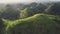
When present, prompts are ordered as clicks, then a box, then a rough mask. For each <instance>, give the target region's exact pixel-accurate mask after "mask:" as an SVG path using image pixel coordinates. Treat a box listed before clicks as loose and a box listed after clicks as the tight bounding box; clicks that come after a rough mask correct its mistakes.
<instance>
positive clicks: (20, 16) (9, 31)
mask: <svg viewBox="0 0 60 34" xmlns="http://www.w3.org/2000/svg"><path fill="white" fill-rule="evenodd" d="M58 4H59V3H56V5H55V3H53V4H50V5H48V4H46V5H47V6H46V5H44V4H40V3H31V4H29V5H25V6H24V7H23V8H22V9H20V8H13V7H11V6H10V5H6V6H5V7H4V8H3V9H2V10H1V11H0V34H60V12H59V11H60V10H59V7H60V5H58ZM57 8H58V9H57Z"/></svg>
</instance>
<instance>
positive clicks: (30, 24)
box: [2, 14, 58, 34]
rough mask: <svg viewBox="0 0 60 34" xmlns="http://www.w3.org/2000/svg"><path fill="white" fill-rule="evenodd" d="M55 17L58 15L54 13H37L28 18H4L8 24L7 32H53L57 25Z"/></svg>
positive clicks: (25, 33)
mask: <svg viewBox="0 0 60 34" xmlns="http://www.w3.org/2000/svg"><path fill="white" fill-rule="evenodd" d="M55 17H56V16H53V15H46V14H36V15H34V16H31V17H28V18H24V19H18V20H14V21H10V20H5V19H2V20H3V21H4V22H5V23H6V25H7V26H6V27H5V34H28V33H29V34H43V33H45V34H47V33H48V34H53V33H54V32H55V31H54V30H55V29H56V27H57V26H56V24H55V22H54V21H53V19H55ZM57 18H58V17H57ZM41 28H42V29H41ZM48 31H49V32H48ZM51 31H54V32H51Z"/></svg>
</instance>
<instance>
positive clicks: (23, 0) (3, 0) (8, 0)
mask: <svg viewBox="0 0 60 34" xmlns="http://www.w3.org/2000/svg"><path fill="white" fill-rule="evenodd" d="M50 1H60V0H0V3H30V2H50Z"/></svg>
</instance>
